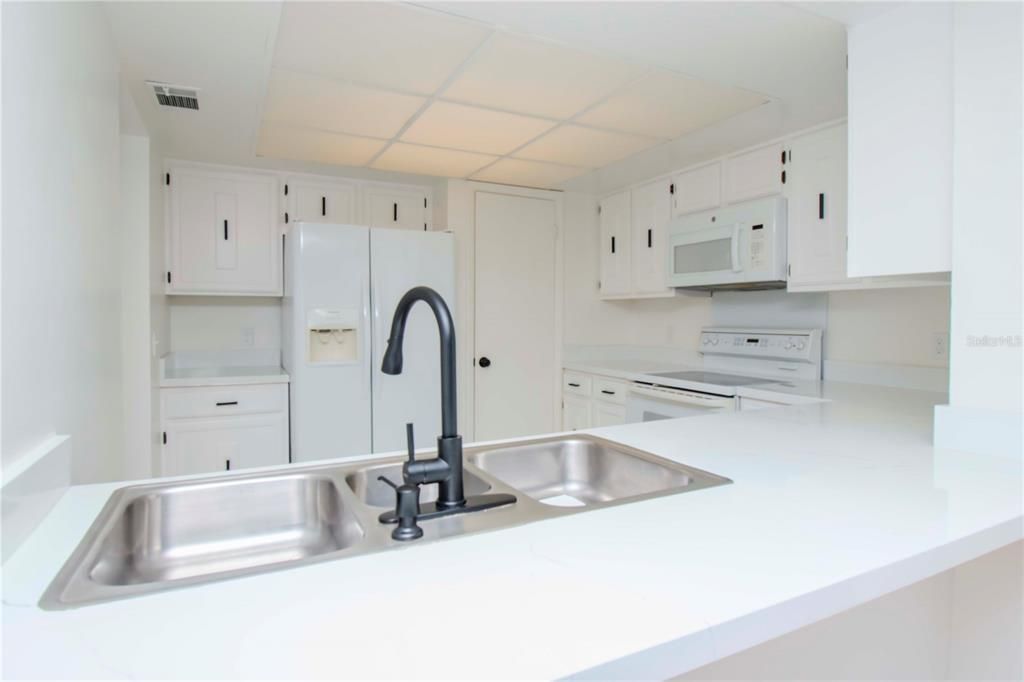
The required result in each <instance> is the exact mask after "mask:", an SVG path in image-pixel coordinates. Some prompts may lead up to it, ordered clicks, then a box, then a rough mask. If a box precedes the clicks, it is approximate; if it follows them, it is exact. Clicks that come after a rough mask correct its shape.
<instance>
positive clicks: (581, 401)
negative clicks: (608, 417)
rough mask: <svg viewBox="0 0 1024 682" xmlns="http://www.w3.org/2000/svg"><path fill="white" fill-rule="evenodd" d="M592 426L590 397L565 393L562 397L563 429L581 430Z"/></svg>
mask: <svg viewBox="0 0 1024 682" xmlns="http://www.w3.org/2000/svg"><path fill="white" fill-rule="evenodd" d="M590 427H591V421H590V398H583V397H580V396H578V395H564V396H563V397H562V430H563V431H579V430H580V429H589V428H590Z"/></svg>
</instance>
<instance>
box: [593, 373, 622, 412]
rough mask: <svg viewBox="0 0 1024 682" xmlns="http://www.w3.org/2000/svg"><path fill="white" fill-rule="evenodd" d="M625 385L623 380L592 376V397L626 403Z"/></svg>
mask: <svg viewBox="0 0 1024 682" xmlns="http://www.w3.org/2000/svg"><path fill="white" fill-rule="evenodd" d="M626 387H627V383H626V382H625V381H619V380H618V379H605V378H604V377H594V397H595V398H597V399H598V400H604V401H607V402H610V403H619V404H620V405H624V404H625V403H626Z"/></svg>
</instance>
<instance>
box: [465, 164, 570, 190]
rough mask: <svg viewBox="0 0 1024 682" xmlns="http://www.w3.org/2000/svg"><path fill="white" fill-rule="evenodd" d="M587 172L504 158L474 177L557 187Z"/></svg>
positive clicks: (513, 183)
mask: <svg viewBox="0 0 1024 682" xmlns="http://www.w3.org/2000/svg"><path fill="white" fill-rule="evenodd" d="M586 172H587V169H586V168H575V167H573V166H563V165H559V164H554V163H541V162H539V161H524V160H522V159H502V160H501V161H498V162H497V163H496V164H494V165H493V166H488V167H487V168H484V169H483V170H481V171H480V172H478V173H474V174H473V176H472V179H473V180H482V181H484V182H500V183H503V184H506V185H520V186H522V187H540V188H545V189H546V188H552V187H557V186H558V185H559V184H560V183H562V182H565V181H566V180H568V179H570V178H574V177H576V176H577V175H582V174H584V173H586Z"/></svg>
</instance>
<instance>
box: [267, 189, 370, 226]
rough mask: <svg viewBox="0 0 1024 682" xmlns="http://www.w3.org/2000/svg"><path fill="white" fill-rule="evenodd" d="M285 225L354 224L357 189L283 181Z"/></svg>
mask: <svg viewBox="0 0 1024 682" xmlns="http://www.w3.org/2000/svg"><path fill="white" fill-rule="evenodd" d="M284 186H285V191H284V193H285V204H286V206H287V209H286V213H287V219H286V221H287V222H289V223H297V222H308V223H338V224H343V225H351V224H354V223H355V222H356V210H355V209H356V186H355V185H353V184H349V183H344V182H340V181H339V182H323V181H318V180H309V179H305V178H288V179H287V180H285V185H284Z"/></svg>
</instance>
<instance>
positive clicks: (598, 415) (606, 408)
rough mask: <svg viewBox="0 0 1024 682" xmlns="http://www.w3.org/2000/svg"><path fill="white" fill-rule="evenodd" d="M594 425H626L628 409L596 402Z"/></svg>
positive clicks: (594, 404) (594, 405) (594, 406)
mask: <svg viewBox="0 0 1024 682" xmlns="http://www.w3.org/2000/svg"><path fill="white" fill-rule="evenodd" d="M593 410H594V416H593V425H594V426H595V427H598V426H618V425H620V424H625V423H626V407H625V406H624V405H615V404H612V403H608V402H604V401H601V400H595V401H594V403H593Z"/></svg>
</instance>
